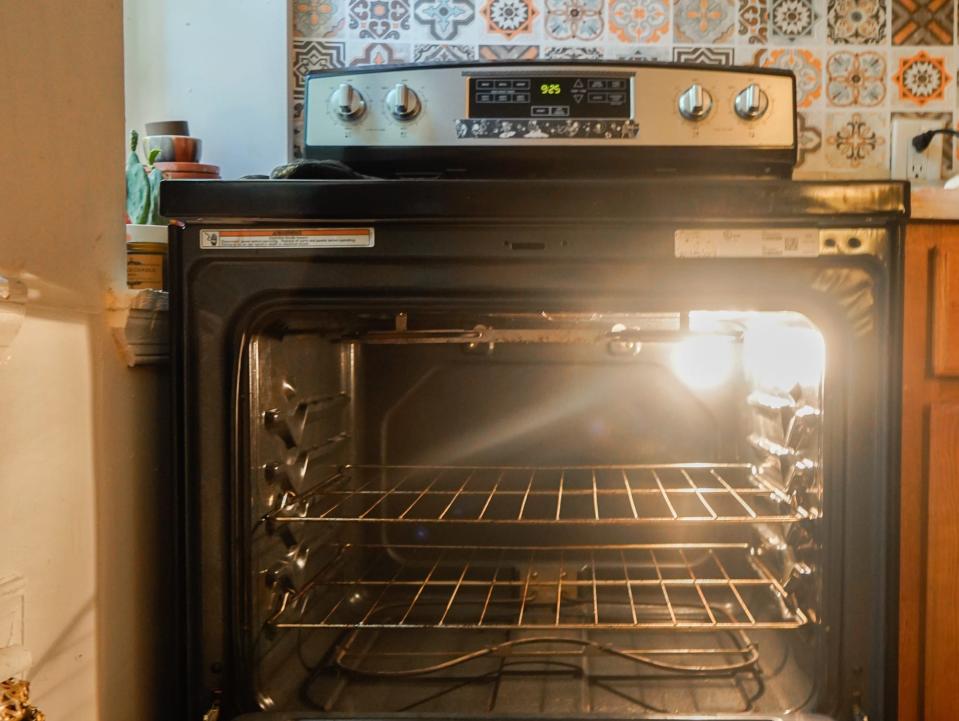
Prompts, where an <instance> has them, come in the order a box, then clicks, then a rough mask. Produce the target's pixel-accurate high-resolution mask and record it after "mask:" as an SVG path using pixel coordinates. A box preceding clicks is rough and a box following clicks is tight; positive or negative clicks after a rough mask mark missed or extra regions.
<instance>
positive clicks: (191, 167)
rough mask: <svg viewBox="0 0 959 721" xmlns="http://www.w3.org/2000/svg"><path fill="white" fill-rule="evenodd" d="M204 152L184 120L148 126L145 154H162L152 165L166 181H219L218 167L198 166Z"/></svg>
mask: <svg viewBox="0 0 959 721" xmlns="http://www.w3.org/2000/svg"><path fill="white" fill-rule="evenodd" d="M202 148H203V143H202V142H201V141H200V139H199V138H194V137H191V136H190V127H189V125H188V124H187V122H186V121H185V120H165V121H162V122H157V123H147V124H146V135H145V136H144V138H143V151H144V153H145V154H146V156H147V157H150V153H151V152H152V151H154V150H158V151H159V153H158V155H157V157H156V159H155V160H154V162H153V164H154V165H155V166H156V168H157V169H158V170H159V171H160V172H161V173H163V177H164V178H165V179H170V180H172V179H175V178H176V179H179V178H197V179H200V180H217V179H219V177H220V168H219V166H216V165H208V164H206V163H201V162H199V160H200V153H201V151H202Z"/></svg>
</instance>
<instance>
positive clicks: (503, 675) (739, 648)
mask: <svg viewBox="0 0 959 721" xmlns="http://www.w3.org/2000/svg"><path fill="white" fill-rule="evenodd" d="M415 642H416V644H417V648H416V650H415V651H411V650H410V643H411V641H410V638H409V636H408V635H406V634H404V633H403V632H399V631H395V630H354V631H350V632H347V633H345V634H344V636H343V638H342V641H341V642H340V643H339V644H338V646H337V648H336V650H335V653H334V655H333V657H332V658H331V659H330V662H329V664H328V665H327V664H324V665H323V666H322V667H320V668H318V669H317V670H316V672H315V673H314V674H313V677H312V678H311V679H310V681H309V682H308V683H307V684H306V686H305V687H304V688H303V690H302V692H303V694H304V695H305V697H306V698H308V699H309V701H310V705H311V706H313V707H314V708H320V709H323V710H325V711H331V712H348V713H366V712H373V711H380V712H382V711H387V712H393V713H399V712H423V713H476V712H483V713H493V712H495V713H499V714H510V713H541V714H568V713H607V714H614V713H622V712H627V711H628V712H632V713H636V712H639V713H644V712H646V713H657V714H668V713H675V710H676V709H679V708H682V709H689V710H690V711H696V710H701V711H703V712H708V713H750V712H754V711H760V712H761V711H763V710H766V709H777V710H779V711H781V710H782V709H788V708H790V707H791V706H793V705H795V706H799V707H801V706H803V705H804V704H805V703H806V702H807V701H808V700H809V698H810V697H811V696H812V695H813V694H814V693H815V687H814V684H813V683H812V682H811V681H810V679H808V678H806V676H805V675H804V674H803V672H802V671H801V664H799V663H797V659H795V658H794V657H793V653H794V652H793V651H792V650H791V648H790V646H789V645H788V644H786V643H784V641H783V639H782V637H781V636H777V635H776V634H775V633H771V632H768V631H765V632H764V631H755V632H752V633H749V634H747V633H746V632H743V631H726V632H723V631H715V632H708V633H700V632H696V633H692V634H689V635H684V636H683V637H682V639H677V637H676V635H675V634H670V633H668V632H645V633H641V634H637V633H627V632H602V631H585V630H583V631H560V632H556V633H554V634H548V635H544V634H541V633H535V632H523V631H512V632H509V631H507V632H483V633H482V634H481V635H480V636H477V635H476V633H475V632H474V633H466V632H461V631H460V632H457V631H451V632H446V633H442V634H439V633H435V632H434V633H426V634H422V635H420V636H418V637H417V639H416V641H415ZM477 643H480V644H484V643H485V645H483V646H481V647H480V649H479V650H477V645H476V644H477ZM424 661H426V662H428V664H427V665H422V664H424ZM691 681H694V683H691Z"/></svg>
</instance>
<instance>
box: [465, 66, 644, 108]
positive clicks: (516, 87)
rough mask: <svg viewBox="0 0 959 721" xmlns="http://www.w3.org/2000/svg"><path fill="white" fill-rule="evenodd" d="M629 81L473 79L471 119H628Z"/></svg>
mask: <svg viewBox="0 0 959 721" xmlns="http://www.w3.org/2000/svg"><path fill="white" fill-rule="evenodd" d="M631 100H632V98H631V90H630V84H629V78H627V77H623V76H619V77H616V76H609V75H605V76H602V77H590V76H587V75H561V76H556V75H553V76H546V75H544V76H534V77H516V76H509V77H496V76H489V77H473V78H470V80H469V117H471V118H619V119H626V118H629V117H630V107H631V102H630V101H631Z"/></svg>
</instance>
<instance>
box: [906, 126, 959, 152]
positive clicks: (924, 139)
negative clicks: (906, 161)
mask: <svg viewBox="0 0 959 721" xmlns="http://www.w3.org/2000/svg"><path fill="white" fill-rule="evenodd" d="M937 135H953V136H956V137H959V130H953V129H951V128H937V129H936V130H927V131H926V132H924V133H919V135H917V136H915V137H914V138H913V139H912V147H914V148H915V149H916V152H917V153H922V152H925V150H926V148H928V147H929V144H930V143H931V142H932V139H933V138H934V137H935V136H937Z"/></svg>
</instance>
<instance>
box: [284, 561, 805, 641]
mask: <svg viewBox="0 0 959 721" xmlns="http://www.w3.org/2000/svg"><path fill="white" fill-rule="evenodd" d="M807 620H808V619H807V617H806V616H805V614H804V613H803V612H802V610H800V609H799V608H797V607H796V606H795V605H794V604H793V603H792V601H791V598H790V596H789V594H787V592H786V591H785V590H784V588H783V586H782V584H781V583H780V581H778V580H777V579H776V578H775V577H774V575H773V574H772V573H771V572H770V570H769V569H768V568H767V566H766V565H765V564H764V563H763V560H762V557H761V555H760V554H758V553H757V551H756V549H754V548H753V547H751V546H750V545H748V544H737V543H728V544H696V543H687V544H635V545H620V546H566V547H562V548H557V547H548V546H539V547H530V546H523V547H505V546H502V547H483V548H470V547H449V546H445V547H424V546H397V545H388V546H387V545H382V546H376V545H373V546H356V547H348V548H346V552H345V553H344V554H343V555H342V556H341V560H340V562H339V563H338V564H337V568H335V569H332V570H330V569H327V570H326V571H325V572H324V573H322V574H321V575H318V576H317V577H316V578H314V579H313V580H312V581H310V582H309V583H307V584H305V585H304V587H303V588H302V589H300V590H297V591H293V590H291V591H288V592H287V593H286V594H285V595H284V596H283V597H282V599H281V602H280V604H279V606H278V608H277V610H276V612H275V613H274V615H273V617H272V618H271V619H270V621H269V622H268V625H269V626H271V627H273V628H277V629H281V628H299V629H316V628H341V629H357V628H369V629H375V628H383V629H387V628H407V629H408V628H420V629H425V628H430V629H440V628H446V629H539V630H543V629H553V630H555V629H613V630H615V629H688V630H746V629H788V628H797V627H799V626H802V625H804V624H806V623H807Z"/></svg>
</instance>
